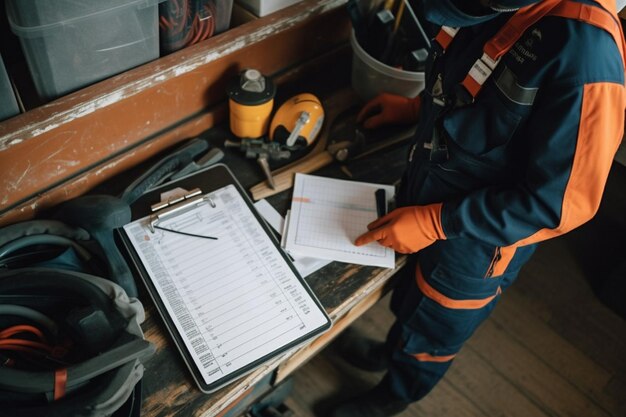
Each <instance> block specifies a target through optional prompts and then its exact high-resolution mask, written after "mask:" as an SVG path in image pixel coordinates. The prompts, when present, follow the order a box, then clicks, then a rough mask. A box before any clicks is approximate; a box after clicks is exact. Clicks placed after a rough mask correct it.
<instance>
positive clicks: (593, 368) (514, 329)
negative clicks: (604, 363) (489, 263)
mask: <svg viewBox="0 0 626 417" xmlns="http://www.w3.org/2000/svg"><path fill="white" fill-rule="evenodd" d="M533 304H534V303H532V301H531V300H529V299H528V297H527V296H526V295H524V294H522V293H521V292H518V291H516V290H515V286H513V287H512V288H511V289H509V290H508V291H507V292H506V293H505V294H504V295H503V300H502V301H501V302H500V303H499V305H498V306H497V307H496V309H495V313H494V314H492V316H491V320H492V321H493V322H494V323H495V324H497V325H498V326H499V327H500V328H501V329H503V333H505V334H506V337H507V338H510V339H511V340H515V342H517V343H519V344H520V345H522V346H524V347H525V348H526V349H527V350H529V351H531V352H535V354H536V355H537V356H538V357H539V358H540V359H541V361H543V363H545V364H546V365H547V366H548V367H549V368H550V369H551V370H552V371H553V372H556V373H557V374H559V375H560V376H561V377H563V378H564V379H566V380H568V381H569V382H570V383H571V384H572V385H574V386H575V387H576V388H577V389H579V390H580V391H581V392H582V393H584V394H585V395H587V396H588V397H590V398H591V399H593V400H594V401H595V402H597V403H599V404H603V406H604V407H605V408H606V409H607V410H608V411H609V412H610V413H611V414H613V415H615V414H616V412H617V410H618V407H619V404H618V401H617V400H616V398H615V397H612V396H611V395H608V394H607V393H606V391H605V388H606V387H607V385H608V384H609V383H610V381H611V379H612V377H613V374H612V372H610V371H607V370H606V369H603V368H602V367H600V366H599V365H598V363H597V362H596V361H595V360H594V359H593V358H590V357H588V356H587V355H585V354H584V353H583V352H581V351H580V350H578V349H577V348H576V347H575V346H573V345H572V344H571V343H570V342H568V341H567V340H566V339H564V338H563V337H562V336H561V335H559V334H558V333H557V332H556V331H555V330H554V329H552V328H551V327H550V326H549V325H548V324H547V323H546V322H545V321H544V320H542V319H541V318H539V317H537V316H535V315H533V314H532V313H531V312H532V305H533Z"/></svg>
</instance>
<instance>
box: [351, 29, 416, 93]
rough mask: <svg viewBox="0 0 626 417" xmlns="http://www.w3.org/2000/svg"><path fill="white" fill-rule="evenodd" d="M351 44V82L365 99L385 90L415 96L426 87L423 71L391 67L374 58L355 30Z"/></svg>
mask: <svg viewBox="0 0 626 417" xmlns="http://www.w3.org/2000/svg"><path fill="white" fill-rule="evenodd" d="M350 44H351V45H352V52H353V54H352V79H351V84H352V88H353V89H354V91H355V92H356V93H357V94H358V95H359V97H361V98H362V99H363V100H369V99H371V98H374V97H376V96H377V95H378V94H380V93H383V92H385V93H392V94H398V95H401V96H405V97H415V96H417V95H418V94H419V93H420V92H421V91H422V90H423V89H424V85H425V81H424V77H425V76H424V73H423V72H414V71H405V70H401V69H398V68H394V67H390V66H389V65H387V64H383V63H382V62H380V61H378V60H376V59H374V58H372V57H371V56H370V55H369V54H368V53H367V52H365V51H364V50H363V48H361V45H359V43H358V42H357V40H356V36H355V35H354V30H353V31H352V33H351V34H350Z"/></svg>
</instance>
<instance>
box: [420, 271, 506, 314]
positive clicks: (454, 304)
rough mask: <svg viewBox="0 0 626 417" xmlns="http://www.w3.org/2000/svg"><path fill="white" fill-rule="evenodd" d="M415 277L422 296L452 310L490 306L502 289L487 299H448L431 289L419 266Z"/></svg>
mask: <svg viewBox="0 0 626 417" xmlns="http://www.w3.org/2000/svg"><path fill="white" fill-rule="evenodd" d="M415 277H416V278H417V286H418V287H419V289H420V291H421V292H422V294H424V295H425V296H426V297H428V298H430V299H431V300H433V301H434V302H436V303H437V304H440V305H442V306H444V307H446V308H451V309H465V310H475V309H479V308H483V307H485V306H486V305H487V304H489V303H490V302H491V301H492V300H493V299H494V298H496V297H497V296H498V294H500V292H501V290H500V287H498V290H497V291H496V293H495V294H494V295H492V296H490V297H487V298H481V299H477V300H455V299H453V298H449V297H446V296H445V295H443V294H442V293H440V292H439V291H437V290H436V289H434V288H433V287H431V286H430V284H429V283H427V282H426V280H425V279H424V275H422V271H421V269H420V267H419V265H418V266H417V268H415Z"/></svg>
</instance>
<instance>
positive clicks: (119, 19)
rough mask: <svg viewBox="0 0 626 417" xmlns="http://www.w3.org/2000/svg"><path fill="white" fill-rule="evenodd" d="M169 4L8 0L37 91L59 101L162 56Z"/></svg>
mask: <svg viewBox="0 0 626 417" xmlns="http://www.w3.org/2000/svg"><path fill="white" fill-rule="evenodd" d="M161 1H163V0H134V1H133V0H131V1H129V0H100V1H94V0H86V1H73V0H54V1H50V0H7V2H6V5H7V17H8V20H9V24H10V26H11V30H12V31H13V33H15V34H16V35H17V36H18V37H19V38H20V43H21V45H22V49H23V51H24V55H25V56H26V61H27V63H28V67H29V69H30V72H31V75H32V78H33V80H34V82H35V88H36V89H37V92H38V93H39V95H40V96H41V97H42V98H44V99H53V98H56V97H59V96H61V95H64V94H67V93H70V92H72V91H74V90H77V89H79V88H82V87H85V86H87V85H89V84H92V83H94V82H96V81H100V80H103V79H105V78H108V77H110V76H112V75H115V74H118V73H120V72H123V71H126V70H128V69H130V68H133V67H136V66H138V65H141V64H143V63H146V62H148V61H151V60H153V59H156V58H158V56H159V38H158V35H159V34H158V24H157V21H158V7H157V6H158V3H159V2H161Z"/></svg>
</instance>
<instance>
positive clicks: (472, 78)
mask: <svg viewBox="0 0 626 417" xmlns="http://www.w3.org/2000/svg"><path fill="white" fill-rule="evenodd" d="M544 16H559V17H564V18H568V19H575V20H578V21H581V22H585V23H588V24H590V25H593V26H596V27H598V28H600V29H603V30H605V31H607V32H608V33H609V34H611V36H612V37H613V39H614V40H615V43H616V44H617V46H618V49H619V51H620V55H621V57H622V61H623V62H626V58H625V57H626V43H625V42H624V34H623V32H622V28H621V25H620V24H619V21H618V20H617V17H615V16H613V14H612V13H611V12H608V11H607V10H605V9H603V8H601V7H598V6H591V5H589V4H582V3H577V2H575V1H571V0H544V1H542V2H540V3H537V4H534V5H530V6H527V7H524V8H521V9H520V10H518V11H517V12H516V13H515V14H514V15H513V16H512V17H511V19H510V20H509V21H508V22H507V23H506V24H505V25H504V26H503V27H502V28H501V29H500V30H499V31H498V33H496V35H495V36H494V37H493V38H491V39H490V40H489V41H488V42H487V43H486V44H485V46H484V48H483V55H482V56H481V57H480V58H479V59H477V60H476V62H475V63H474V65H472V68H471V69H470V71H469V73H468V74H467V75H466V77H465V79H464V80H463V81H462V82H461V84H462V85H463V86H464V87H465V89H466V90H467V91H468V93H469V94H470V95H471V97H472V98H473V99H474V98H476V96H477V95H478V93H480V90H481V89H482V87H483V85H484V84H485V82H486V81H487V80H488V79H489V77H490V76H491V74H492V73H493V71H494V69H495V68H496V66H497V65H498V63H499V62H500V59H501V58H502V56H504V54H506V53H507V52H508V51H509V50H510V49H511V48H512V47H513V45H515V42H517V41H518V40H519V38H520V37H521V36H522V35H523V34H524V32H526V30H527V29H528V28H529V27H530V26H532V25H534V24H535V23H537V22H538V21H539V20H540V19H541V18H543V17H544ZM458 31H459V29H458V28H451V27H447V26H443V27H442V28H441V30H440V31H439V33H438V34H437V36H436V37H435V40H436V41H437V43H438V44H439V45H440V46H441V48H442V49H443V50H444V52H445V50H446V49H447V48H448V46H449V45H450V44H451V43H452V41H453V39H454V37H455V36H456V34H457V33H458ZM625 65H626V64H625Z"/></svg>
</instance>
